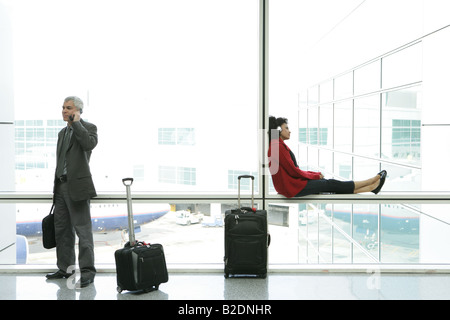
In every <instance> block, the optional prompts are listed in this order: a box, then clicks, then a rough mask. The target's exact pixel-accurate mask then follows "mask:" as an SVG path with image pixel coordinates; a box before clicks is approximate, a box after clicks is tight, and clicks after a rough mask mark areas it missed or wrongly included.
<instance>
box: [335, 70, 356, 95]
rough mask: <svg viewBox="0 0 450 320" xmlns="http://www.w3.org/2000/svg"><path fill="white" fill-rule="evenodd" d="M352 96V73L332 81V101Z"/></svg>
mask: <svg viewBox="0 0 450 320" xmlns="http://www.w3.org/2000/svg"><path fill="white" fill-rule="evenodd" d="M352 96H353V72H349V73H347V74H345V75H342V76H340V77H338V78H336V79H334V100H341V99H347V98H351V97H352Z"/></svg>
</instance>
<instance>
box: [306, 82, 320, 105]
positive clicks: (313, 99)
mask: <svg viewBox="0 0 450 320" xmlns="http://www.w3.org/2000/svg"><path fill="white" fill-rule="evenodd" d="M318 103H319V86H314V87H311V88H309V89H308V106H314V105H317V104H318Z"/></svg>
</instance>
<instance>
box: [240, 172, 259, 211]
mask: <svg viewBox="0 0 450 320" xmlns="http://www.w3.org/2000/svg"><path fill="white" fill-rule="evenodd" d="M241 178H246V179H252V208H254V207H255V206H254V191H255V177H254V176H252V175H248V174H244V175H241V176H238V207H239V208H240V207H241Z"/></svg>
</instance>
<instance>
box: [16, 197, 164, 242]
mask: <svg viewBox="0 0 450 320" xmlns="http://www.w3.org/2000/svg"><path fill="white" fill-rule="evenodd" d="M49 210H50V206H49V205H44V206H43V205H28V204H21V205H18V207H17V210H16V234H17V235H22V236H26V237H33V236H41V235H42V218H43V217H45V216H46V215H47V214H48V212H49ZM127 210H128V209H127V207H126V205H125V204H118V203H113V204H103V203H97V204H91V221H92V231H93V232H106V231H114V230H125V229H128V215H127V212H128V211H127ZM169 211H170V205H169V204H167V203H152V204H133V217H134V225H135V228H138V227H139V226H140V225H143V224H145V223H148V222H151V221H154V220H156V219H158V218H160V217H162V216H163V215H165V214H166V213H167V212H169Z"/></svg>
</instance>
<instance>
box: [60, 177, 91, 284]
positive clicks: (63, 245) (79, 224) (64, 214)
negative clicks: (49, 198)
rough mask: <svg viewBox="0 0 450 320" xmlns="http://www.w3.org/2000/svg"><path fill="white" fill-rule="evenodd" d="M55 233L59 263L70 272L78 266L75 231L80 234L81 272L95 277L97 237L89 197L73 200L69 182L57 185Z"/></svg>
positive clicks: (62, 268) (61, 268) (79, 258)
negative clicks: (70, 194)
mask: <svg viewBox="0 0 450 320" xmlns="http://www.w3.org/2000/svg"><path fill="white" fill-rule="evenodd" d="M54 214H55V234H56V258H57V267H58V268H59V269H60V270H62V271H64V272H68V270H69V267H71V266H72V270H74V269H75V268H74V266H75V234H76V235H77V236H78V264H79V267H80V271H81V276H83V277H86V278H92V279H93V278H94V277H95V273H96V269H95V267H94V239H93V235H92V222H91V212H90V200H84V201H72V200H71V199H70V196H69V193H68V191H67V183H65V182H58V183H57V185H56V189H55V212H54Z"/></svg>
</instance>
